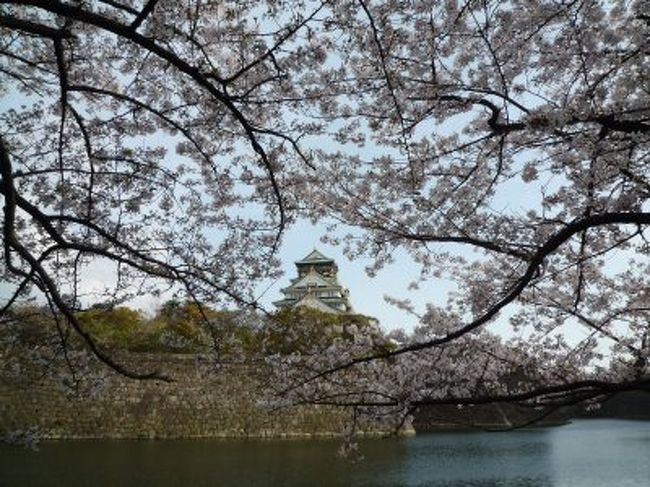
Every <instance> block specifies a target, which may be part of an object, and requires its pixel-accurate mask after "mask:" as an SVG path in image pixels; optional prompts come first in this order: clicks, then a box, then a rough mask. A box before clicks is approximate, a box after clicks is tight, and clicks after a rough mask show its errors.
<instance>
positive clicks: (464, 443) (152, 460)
mask: <svg viewBox="0 0 650 487" xmlns="http://www.w3.org/2000/svg"><path fill="white" fill-rule="evenodd" d="M339 446H340V443H339V442H338V441H337V440H266V441H264V440H223V441H219V440H162V441H148V440H142V441H131V440H121V441H108V440H102V441H94V440H87V441H60V442H44V443H42V444H41V445H40V446H39V451H30V450H25V449H20V448H14V447H7V446H2V447H0V485H43V486H47V485H52V486H54V485H68V486H77V485H79V486H81V485H93V487H100V486H109V485H110V486H114V485H123V486H128V485H133V486H135V485H138V486H139V485H158V486H173V485H194V486H196V485H210V486H212V485H219V486H221V485H224V486H230V485H233V486H246V485H250V486H253V485H254V486H304V485H309V486H316V485H322V486H348V485H355V486H356V485H362V486H445V487H449V486H493V485H498V486H529V487H530V486H539V487H546V486H549V487H550V486H554V487H561V486H567V487H568V486H572V487H575V486H578V487H579V486H589V487H599V486H602V487H605V486H614V485H615V486H646V485H648V479H650V422H649V421H622V420H580V421H575V422H573V423H572V424H569V425H566V426H561V427H554V428H537V429H529V430H519V431H513V432H506V433H484V432H464V433H460V432H438V433H429V434H419V435H417V436H414V437H406V438H389V439H384V440H365V441H362V442H361V445H360V449H361V453H362V454H363V455H364V459H363V460H362V461H361V462H358V463H351V462H349V461H347V460H344V459H341V458H339V457H338V456H337V455H336V451H337V449H338V447H339Z"/></svg>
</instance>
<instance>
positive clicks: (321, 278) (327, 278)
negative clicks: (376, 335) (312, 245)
mask: <svg viewBox="0 0 650 487" xmlns="http://www.w3.org/2000/svg"><path fill="white" fill-rule="evenodd" d="M295 264H296V268H297V270H298V277H296V278H294V279H292V280H291V285H290V286H289V287H286V288H284V289H282V294H284V299H282V300H281V301H276V302H275V303H273V304H275V306H277V307H278V308H293V307H295V306H307V307H309V308H315V309H318V310H320V311H324V312H326V313H337V314H340V313H351V312H352V305H351V304H350V299H349V292H348V290H347V289H344V288H343V286H341V285H340V284H339V282H338V279H337V276H336V275H337V272H338V267H337V266H336V263H335V262H334V260H333V259H330V258H329V257H325V256H324V255H323V254H321V253H320V252H319V251H318V250H314V251H312V252H311V253H310V254H309V255H308V256H307V257H305V258H304V259H302V260H299V261H297V262H296V263H295Z"/></svg>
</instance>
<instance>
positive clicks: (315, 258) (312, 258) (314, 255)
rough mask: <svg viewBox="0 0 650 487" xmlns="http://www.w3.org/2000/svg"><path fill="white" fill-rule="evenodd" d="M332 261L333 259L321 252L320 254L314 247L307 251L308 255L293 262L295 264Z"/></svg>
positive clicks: (327, 262) (329, 262)
mask: <svg viewBox="0 0 650 487" xmlns="http://www.w3.org/2000/svg"><path fill="white" fill-rule="evenodd" d="M333 263H334V259H330V258H329V257H325V256H324V255H323V254H321V253H320V252H319V251H318V250H316V249H314V250H312V251H311V252H310V253H309V255H307V256H306V257H304V258H303V259H301V260H297V261H296V262H295V264H296V265H309V264H333Z"/></svg>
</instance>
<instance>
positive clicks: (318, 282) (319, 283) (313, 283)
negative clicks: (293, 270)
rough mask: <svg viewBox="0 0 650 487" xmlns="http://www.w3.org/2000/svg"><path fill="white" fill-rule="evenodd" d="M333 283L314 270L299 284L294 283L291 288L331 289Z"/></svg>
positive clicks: (299, 281)
mask: <svg viewBox="0 0 650 487" xmlns="http://www.w3.org/2000/svg"><path fill="white" fill-rule="evenodd" d="M330 286H332V283H331V282H329V281H327V280H326V279H325V278H324V277H323V276H321V275H320V274H319V273H318V272H316V271H315V270H314V269H313V268H312V269H311V270H310V271H309V272H308V273H307V274H306V275H305V276H304V277H303V278H302V279H300V280H298V282H295V283H293V284H292V285H291V286H290V287H291V288H297V287H330Z"/></svg>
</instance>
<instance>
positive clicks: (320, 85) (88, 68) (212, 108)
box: [0, 0, 650, 409]
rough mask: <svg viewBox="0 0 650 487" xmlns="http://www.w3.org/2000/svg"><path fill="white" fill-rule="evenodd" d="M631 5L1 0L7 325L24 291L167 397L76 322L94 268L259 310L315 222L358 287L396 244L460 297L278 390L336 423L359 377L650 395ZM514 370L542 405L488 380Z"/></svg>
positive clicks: (484, 392) (643, 108)
mask: <svg viewBox="0 0 650 487" xmlns="http://www.w3.org/2000/svg"><path fill="white" fill-rule="evenodd" d="M647 6H648V5H647V2H645V1H643V0H637V1H632V2H629V1H616V0H612V1H609V2H604V1H595V0H588V1H583V2H571V1H570V2H560V1H557V0H535V1H526V0H512V1H508V2H493V1H488V0H484V1H472V0H468V1H461V2H457V1H445V2H440V1H434V0H414V1H408V2H407V1H397V0H383V1H379V0H377V1H371V0H355V1H351V0H349V1H348V0H341V1H335V2H334V1H327V0H324V1H322V2H317V1H316V2H311V1H298V2H296V1H283V0H267V1H264V2H242V1H233V2H200V1H183V2H180V1H165V2H159V1H155V0H149V1H146V2H135V3H134V4H126V3H121V2H117V1H107V0H106V1H102V0H99V1H95V2H89V1H64V0H52V1H47V2H41V1H36V0H22V1H21V0H16V1H7V2H3V4H2V6H1V7H0V29H1V30H0V32H1V33H2V43H1V45H0V56H1V57H2V65H0V90H1V94H2V95H3V96H4V97H5V99H7V97H10V98H11V99H12V100H14V102H15V103H14V104H13V107H12V108H10V109H7V110H6V111H5V112H4V113H3V115H2V118H1V119H0V144H1V145H0V157H1V159H0V169H1V175H2V180H1V184H0V193H1V194H2V196H3V199H4V215H3V234H2V246H3V250H4V260H3V264H2V273H3V277H4V279H5V281H7V282H8V283H10V284H11V285H12V286H13V287H12V293H11V295H10V296H9V298H8V300H7V303H6V305H5V307H4V308H3V312H7V311H8V310H9V309H10V308H11V306H12V305H13V304H14V303H16V302H18V301H19V300H20V299H22V298H23V297H24V296H25V295H27V294H28V293H29V292H31V291H32V290H38V291H39V292H41V293H42V294H43V295H45V296H46V297H47V299H48V301H49V302H50V303H51V305H52V307H53V308H54V309H56V310H57V312H58V313H60V314H62V316H63V318H64V319H65V322H66V325H65V326H70V327H72V329H74V331H75V333H76V334H78V335H79V336H81V337H82V338H83V339H84V340H85V341H86V343H87V346H88V347H89V348H90V349H91V350H92V351H93V352H94V353H95V354H96V355H97V356H98V357H100V358H101V359H102V360H103V361H104V362H106V363H108V364H109V365H111V366H112V367H114V368H116V369H118V370H120V371H121V372H123V373H125V374H127V375H131V376H134V377H156V374H150V373H148V372H147V371H129V370H124V369H123V368H122V367H121V366H120V365H119V363H116V362H115V361H113V360H112V359H111V356H110V354H108V353H106V352H105V351H104V350H103V349H102V348H101V347H100V346H98V344H97V343H95V342H94V341H93V338H92V336H91V335H90V334H89V333H88V330H87V329H86V327H85V326H84V323H83V322H82V320H80V319H78V317H77V316H76V315H75V310H76V309H78V308H79V307H80V306H81V302H82V301H83V296H82V294H83V293H82V289H83V282H84V279H87V266H88V265H89V263H91V262H95V261H97V259H101V262H104V263H106V262H108V263H110V264H111V265H114V266H115V271H116V276H117V279H116V282H115V283H114V286H112V287H111V288H110V289H107V291H106V296H105V298H106V299H109V300H111V301H112V302H113V303H120V302H122V301H123V300H125V299H128V298H130V297H132V296H133V294H134V293H141V292H158V291H159V290H160V289H161V288H164V287H165V286H172V287H173V286H176V289H182V290H183V291H184V293H185V294H186V295H187V296H188V297H189V298H190V299H191V300H192V301H193V302H194V303H196V304H197V306H198V308H197V310H196V312H197V313H198V314H201V306H200V303H205V302H213V303H219V304H221V303H225V302H235V303H237V305H238V306H240V307H245V306H252V307H255V306H256V305H257V303H256V302H255V299H254V295H253V294H252V289H253V288H254V286H255V284H256V283H257V282H259V280H260V279H262V278H264V277H268V276H274V275H276V273H277V267H278V262H277V260H276V254H277V249H278V245H279V244H280V242H281V239H282V236H283V233H284V231H285V230H286V228H288V226H290V225H291V224H292V223H293V222H294V221H296V219H298V218H311V219H313V220H318V221H324V222H327V223H330V224H331V225H332V228H338V230H336V231H334V232H332V234H331V236H330V237H331V240H332V241H333V242H335V243H339V241H342V242H341V243H342V244H343V245H345V248H346V251H347V252H348V254H349V255H350V256H351V257H358V256H370V257H372V258H373V259H374V263H375V265H374V267H373V268H371V269H369V271H370V272H371V273H372V272H375V271H376V270H378V269H380V268H382V266H384V265H386V264H387V263H389V262H391V259H393V258H394V255H395V254H396V252H397V251H398V250H400V249H404V250H406V251H407V252H408V253H409V254H410V255H411V257H412V258H413V259H414V260H415V262H417V263H418V264H419V265H420V268H421V280H422V281H428V280H432V279H437V278H440V277H445V278H448V279H451V280H454V281H455V282H456V285H457V292H455V293H452V294H451V295H450V296H449V299H448V302H447V303H446V304H445V305H443V306H440V305H434V304H433V303H431V304H429V305H428V306H427V308H426V310H425V311H424V312H423V313H420V322H421V326H420V327H419V329H418V330H417V332H416V333H415V334H414V335H413V336H412V337H406V338H405V339H403V340H402V341H401V342H399V343H397V344H396V345H395V346H394V347H392V348H390V349H382V350H377V349H374V348H373V347H371V346H370V347H369V346H368V344H367V343H365V342H364V340H360V341H359V343H358V344H357V346H349V344H346V345H345V346H340V347H338V348H334V349H328V350H327V351H325V352H324V353H322V354H318V355H319V358H318V360H316V358H315V356H314V357H311V358H310V360H312V362H310V363H309V364H308V366H305V367H301V368H294V369H293V370H292V371H286V370H285V371H283V374H285V375H284V376H283V377H284V378H283V379H282V380H285V381H289V382H285V384H286V385H287V386H288V387H286V388H284V390H283V393H284V394H285V395H286V394H289V392H290V391H293V392H296V393H297V394H300V397H301V400H309V398H311V400H314V401H316V402H318V401H319V400H320V399H322V397H321V396H319V395H318V394H319V393H320V392H322V393H323V394H327V397H329V398H330V399H331V398H335V399H332V400H337V401H338V400H341V402H343V403H345V402H346V401H347V399H346V398H348V399H349V398H350V397H352V396H350V395H346V394H348V392H349V391H346V390H345V388H343V389H342V390H340V391H338V392H337V391H336V390H335V389H336V387H337V386H338V385H340V384H344V385H345V386H346V387H348V386H350V385H351V384H349V383H347V382H346V381H342V382H341V383H340V384H339V383H337V382H336V380H335V379H332V377H333V376H336V375H337V374H339V373H341V374H346V373H348V372H347V371H349V370H350V369H355V370H361V369H365V370H366V376H367V377H374V378H378V377H384V378H388V377H390V378H391V380H392V381H393V382H392V385H393V386H395V387H393V389H391V388H390V383H387V384H386V385H385V386H386V388H387V389H386V390H382V391H381V394H380V397H381V398H383V399H382V400H386V401H387V403H390V404H404V405H412V404H420V403H426V402H448V403H470V402H480V401H487V400H494V399H508V398H510V399H512V400H514V401H522V402H526V401H531V400H545V401H547V402H549V403H553V404H556V403H562V402H565V401H568V400H570V398H577V399H586V398H592V397H598V396H601V395H603V394H607V393H611V392H615V391H617V390H623V389H628V388H647V387H648V379H647V374H648V360H647V359H648V353H649V348H650V334H649V323H650V294H649V292H648V277H647V276H648V275H650V264H649V262H648V253H649V251H650V246H649V244H648V241H647V237H648V224H649V223H650V207H649V203H648V198H649V196H650V184H649V182H648V181H649V175H650V174H649V171H650V164H648V162H649V161H648V154H649V144H648V142H649V138H650V102H649V101H650V93H649V90H648V81H647V80H648V79H650V72H649V66H650V62H649V60H648V52H649V49H650V46H649V39H650V32H649V30H650V17H649V16H648V8H647ZM347 231H349V235H347V237H346V236H345V233H346V232H347ZM459 249H460V250H459ZM465 249H470V250H474V251H475V252H474V253H471V252H468V251H466V250H465ZM414 287H417V283H414ZM399 304H400V305H401V306H402V307H403V308H404V309H405V310H412V309H413V307H412V305H411V303H409V302H408V301H406V302H400V303H399ZM203 318H205V317H203ZM497 319H498V320H502V321H503V320H509V322H510V324H511V325H512V328H513V330H514V331H515V334H514V335H513V336H515V338H512V339H511V342H510V343H509V344H507V345H506V344H503V343H502V341H500V340H497V339H495V338H494V337H493V336H492V335H490V334H489V333H488V332H487V331H486V330H485V328H486V326H488V325H489V324H491V323H493V322H494V321H495V320H497ZM572 330H573V331H572ZM575 330H578V332H576V331H575ZM576 336H578V337H579V338H578V339H577V340H576V339H575V337H576ZM362 342H364V343H362ZM602 355H605V360H604V361H603V360H601V356H602ZM452 365H453V366H452ZM524 369H526V370H529V371H534V374H533V375H534V376H535V377H536V380H535V382H534V384H533V385H531V384H530V383H529V384H527V385H526V384H522V385H521V386H520V387H512V388H509V389H505V388H504V387H503V381H501V380H498V379H499V378H501V377H504V375H507V374H511V376H512V374H516V372H517V371H521V370H524ZM283 370H284V369H283ZM450 374H451V375H450ZM529 375H530V374H528V373H527V376H529ZM461 379H462V380H461ZM356 385H357V386H359V384H358V383H357V384H356ZM366 385H367V387H368V391H372V390H374V389H373V387H375V386H373V384H372V383H371V382H368V383H367V384H366ZM396 385H399V387H397V388H396ZM321 387H326V388H327V389H328V391H327V392H323V390H321V389H319V388H321ZM305 388H307V389H305ZM301 391H302V392H301ZM319 391H320V392H319ZM391 391H392V392H391ZM350 394H353V395H354V399H353V400H351V401H350V402H353V403H355V402H359V403H364V402H371V403H376V402H379V400H378V399H377V397H379V396H377V397H375V396H373V397H374V399H373V398H370V397H369V396H368V395H366V394H364V393H363V391H361V390H360V389H358V388H357V389H355V390H354V391H352V392H351V393H350ZM369 394H370V392H369ZM371 395H372V394H371ZM319 398H320V399H319ZM328 400H329V399H328ZM406 409H408V407H406Z"/></svg>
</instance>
